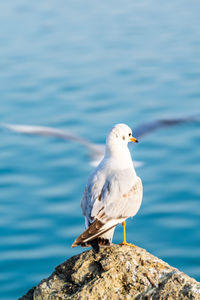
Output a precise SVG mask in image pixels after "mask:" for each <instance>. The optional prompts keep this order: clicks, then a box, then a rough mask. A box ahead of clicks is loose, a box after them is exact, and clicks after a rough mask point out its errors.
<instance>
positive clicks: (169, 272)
mask: <svg viewBox="0 0 200 300" xmlns="http://www.w3.org/2000/svg"><path fill="white" fill-rule="evenodd" d="M20 299H21V300H32V299H34V300H62V299H81V300H84V299H89V300H93V299H95V300H97V299H105V300H107V299H112V300H114V299H137V300H138V299H163V300H164V299H170V300H173V299H198V300H199V299H200V283H198V282H197V281H196V280H194V279H192V278H190V277H189V276H187V275H185V274H184V273H182V272H180V271H179V270H177V269H175V268H172V267H171V266H169V265H168V264H167V263H165V262H163V261H162V260H160V259H158V258H157V257H155V256H153V255H151V254H150V253H148V252H147V251H145V250H144V249H141V248H139V247H134V248H133V247H130V246H118V245H113V246H111V247H110V248H104V249H103V248H102V249H101V250H100V252H99V253H98V254H95V253H94V252H93V250H90V251H86V252H83V253H81V254H79V255H77V256H73V257H71V258H70V259H68V260H67V261H65V262H64V263H62V264H61V265H59V266H57V267H56V269H55V271H54V272H53V273H52V275H51V276H50V277H49V278H47V279H44V280H42V281H41V282H40V283H39V285H38V286H36V287H34V288H32V289H31V290H30V291H29V292H28V293H27V294H26V295H25V296H23V297H22V298H20Z"/></svg>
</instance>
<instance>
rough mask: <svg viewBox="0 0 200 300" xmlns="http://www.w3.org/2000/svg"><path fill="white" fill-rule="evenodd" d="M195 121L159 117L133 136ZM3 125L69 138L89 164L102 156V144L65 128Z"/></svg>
mask: <svg viewBox="0 0 200 300" xmlns="http://www.w3.org/2000/svg"><path fill="white" fill-rule="evenodd" d="M194 121H196V118H195V117H194V116H190V117H182V118H171V119H170V118H169V119H160V120H154V121H149V122H146V123H142V124H141V125H139V126H138V127H136V128H135V129H134V133H135V136H136V137H137V138H139V139H141V138H142V137H144V136H146V135H148V134H150V133H151V132H153V131H156V130H158V129H160V128H165V127H172V126H175V125H179V124H183V123H189V122H194ZM3 127H5V128H7V129H9V130H11V131H14V132H18V133H23V134H29V135H41V136H49V137H54V138H59V139H63V140H71V141H74V142H77V143H79V144H81V145H83V146H85V147H86V148H87V149H88V151H89V155H90V158H91V161H90V163H91V165H93V166H97V165H98V164H99V162H100V161H101V160H102V158H103V157H104V153H105V145H104V144H95V143H92V142H90V141H88V140H87V139H85V138H82V137H79V136H77V135H75V134H72V133H71V132H69V131H67V130H62V129H56V128H51V127H46V126H31V125H16V124H3ZM141 165H142V163H141V162H138V161H134V166H135V167H139V166H141Z"/></svg>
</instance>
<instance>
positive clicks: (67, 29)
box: [0, 0, 200, 300]
mask: <svg viewBox="0 0 200 300" xmlns="http://www.w3.org/2000/svg"><path fill="white" fill-rule="evenodd" d="M199 12H200V2H199V1H194V0H191V1H180V0H178V1H172V0H169V1H153V0H149V1H144V0H141V1H131V0H126V1H118V0H117V1H116V0H115V1H113V0H111V1H104V0H103V1H88V0H85V1H81V0H71V1H64V0H60V1H55V0H50V1H38V0H36V1H25V0H15V1H2V0H1V1H0V122H1V123H14V124H29V125H32V124H34V125H42V126H51V127H56V128H60V129H67V130H70V131H71V132H73V133H75V134H77V135H80V136H82V137H85V138H87V139H89V140H91V141H92V142H95V143H103V142H104V141H105V135H106V134H107V132H108V130H109V129H110V128H111V127H112V126H113V125H114V124H115V123H118V122H125V123H127V124H129V125H130V126H131V127H132V128H133V129H134V127H136V126H138V125H139V124H142V123H143V122H146V121H150V120H156V119H159V118H162V117H170V118H172V117H177V116H178V117H180V116H186V115H193V114H197V113H199V111H200V30H199V28H200V14H199ZM199 132H200V124H199V123H198V122H197V123H192V124H184V125H181V126H177V127H173V128H165V129H161V130H158V131H156V132H154V133H151V134H150V135H148V136H146V137H145V138H144V139H142V140H141V143H139V144H138V145H134V146H132V147H131V152H132V156H133V157H134V159H136V160H139V161H142V162H144V165H143V166H142V167H140V168H138V169H137V173H138V175H139V176H141V178H142V180H143V183H144V199H143V205H142V207H141V209H140V212H139V213H138V214H137V216H135V217H134V218H133V219H130V220H128V226H127V235H128V240H129V241H132V242H134V243H135V244H137V245H139V246H141V247H143V248H145V249H147V250H148V251H150V252H151V253H153V254H155V255H157V256H159V257H160V258H162V259H164V260H166V261H167V262H168V263H169V264H171V265H173V266H175V267H177V268H179V269H180V270H182V271H184V272H185V273H187V274H188V275H190V276H193V277H194V278H196V279H197V280H200V151H199V148H200V135H199ZM0 134H1V139H0V298H1V299H2V300H14V299H16V298H18V297H20V296H21V295H23V294H24V293H25V292H26V291H27V290H28V289H29V288H31V287H32V286H33V285H35V284H37V283H38V282H39V281H40V280H41V279H42V278H44V277H46V276H48V275H49V274H50V273H51V272H52V271H53V270H54V267H55V266H56V265H57V264H59V263H61V262H63V261H64V260H65V259H67V258H69V257H70V256H72V255H75V254H77V253H80V251H82V250H81V249H80V248H76V249H72V248H71V244H72V242H73V240H74V238H75V237H76V236H77V235H78V234H80V233H81V231H82V230H83V229H84V220H83V217H82V216H81V209H80V205H79V203H80V199H81V196H82V193H83V188H84V185H85V183H86V179H87V177H88V175H89V173H90V172H91V170H92V167H91V166H90V165H89V158H88V156H87V151H86V149H85V148H84V147H82V146H80V145H78V144H76V143H74V142H66V141H61V140H56V139H53V138H44V137H31V136H25V135H20V134H15V133H11V132H9V131H8V130H5V129H3V128H0ZM121 240H122V229H121V226H118V228H117V230H116V233H115V236H114V242H115V243H118V242H121Z"/></svg>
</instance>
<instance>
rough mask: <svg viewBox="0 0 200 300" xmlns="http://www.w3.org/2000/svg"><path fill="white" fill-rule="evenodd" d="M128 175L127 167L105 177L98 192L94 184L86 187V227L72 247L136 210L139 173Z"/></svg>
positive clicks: (84, 200)
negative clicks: (134, 177)
mask: <svg viewBox="0 0 200 300" xmlns="http://www.w3.org/2000/svg"><path fill="white" fill-rule="evenodd" d="M124 172H126V174H124ZM132 177H133V175H132V172H130V171H129V170H126V171H123V172H122V171H121V172H118V173H117V174H115V175H114V176H111V177H110V178H108V179H106V181H105V183H104V185H103V187H102V188H100V189H99V192H98V193H97V190H98V189H97V187H95V184H94V185H92V187H89V188H88V187H86V190H85V193H84V197H83V200H82V209H83V214H84V215H85V216H86V219H87V220H88V225H89V227H88V229H86V230H85V231H84V232H83V233H82V234H81V235H80V236H79V237H78V238H77V239H76V240H75V242H74V243H73V247H76V246H78V245H80V244H82V243H85V242H89V241H90V240H92V239H94V238H96V237H98V236H100V235H102V234H104V233H105V232H107V231H109V230H110V229H111V228H113V227H115V226H116V225H117V224H119V223H121V222H123V221H124V220H125V219H127V218H129V217H132V216H134V215H135V214H136V213H137V212H138V210H139V208H140V205H141V202H142V193H143V192H142V182H141V179H140V178H139V177H136V180H133V178H132ZM131 179H132V181H131ZM97 185H98V184H97ZM90 188H91V189H90ZM93 191H95V192H94V193H93ZM94 195H95V196H94Z"/></svg>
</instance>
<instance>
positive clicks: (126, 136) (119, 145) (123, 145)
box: [106, 124, 138, 153]
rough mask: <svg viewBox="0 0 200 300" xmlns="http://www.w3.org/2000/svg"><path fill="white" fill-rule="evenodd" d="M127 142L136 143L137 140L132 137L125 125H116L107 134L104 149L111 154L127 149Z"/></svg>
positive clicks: (129, 129)
mask: <svg viewBox="0 0 200 300" xmlns="http://www.w3.org/2000/svg"><path fill="white" fill-rule="evenodd" d="M129 142H134V143H138V140H137V139H136V138H134V137H133V135H132V130H131V128H130V127H129V126H128V125H126V124H117V125H115V126H114V127H113V128H112V129H111V131H110V132H109V134H108V136H107V139H106V148H107V150H108V151H109V152H111V153H113V152H116V151H121V150H123V149H127V145H128V143H129Z"/></svg>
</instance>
